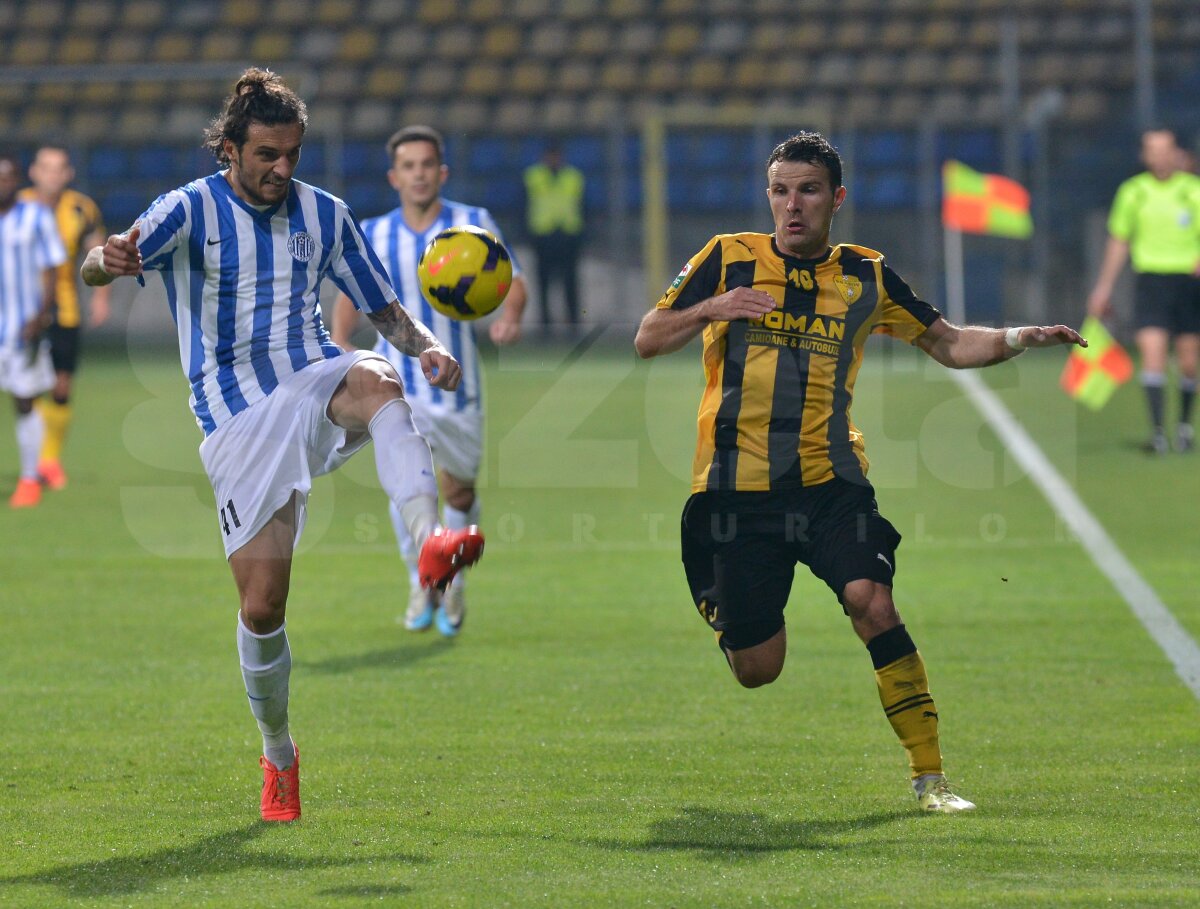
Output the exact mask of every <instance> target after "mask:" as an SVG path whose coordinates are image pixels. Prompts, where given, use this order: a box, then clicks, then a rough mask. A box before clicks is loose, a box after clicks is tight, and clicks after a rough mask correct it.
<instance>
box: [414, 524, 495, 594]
mask: <svg viewBox="0 0 1200 909" xmlns="http://www.w3.org/2000/svg"><path fill="white" fill-rule="evenodd" d="M482 555H483V533H481V532H480V530H479V526H478V525H477V524H472V525H471V526H470V527H463V528H462V529H461V530H447V529H446V528H445V527H439V528H438V529H437V530H435V531H434V532H433V533H431V534H430V535H429V538H428V539H427V540H425V544H424V545H423V546H422V547H421V555H420V557H419V558H418V559H417V572H418V574H419V576H420V579H421V586H422V587H424V588H426V589H429V588H433V589H437V590H445V589H446V585H447V584H449V583H450V582H451V581H452V580H454V576H455V575H456V574H458V573H459V572H460V571H461V570H462V569H464V568H466V567H467V566H468V565H474V564H475V563H476V562H478V561H479V558H480V556H482Z"/></svg>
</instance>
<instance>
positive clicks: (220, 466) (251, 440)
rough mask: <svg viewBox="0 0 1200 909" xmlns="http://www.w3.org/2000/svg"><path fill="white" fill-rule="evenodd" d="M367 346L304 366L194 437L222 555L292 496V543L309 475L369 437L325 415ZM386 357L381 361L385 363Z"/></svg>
mask: <svg viewBox="0 0 1200 909" xmlns="http://www.w3.org/2000/svg"><path fill="white" fill-rule="evenodd" d="M367 359H379V360H382V359H383V358H382V357H380V356H379V355H378V354H375V353H372V352H370V351H366V350H360V351H355V352H354V353H349V354H343V355H342V356H340V357H334V358H333V359H331V360H322V361H321V362H319V363H314V364H312V365H311V366H306V367H305V368H304V369H302V370H300V371H299V372H298V373H295V374H293V375H291V376H289V377H288V378H286V379H284V380H283V381H282V382H280V383H279V386H278V387H277V388H276V389H275V390H274V391H273V392H271V394H269V395H268V396H267V397H265V398H263V399H262V400H261V401H256V402H255V403H254V404H251V405H250V406H249V407H248V408H246V409H245V410H243V411H242V412H241V413H239V414H238V415H237V416H235V417H234V418H233V419H231V420H229V421H228V422H227V423H223V424H221V425H220V426H218V427H217V429H216V431H214V432H213V434H212V435H210V436H209V437H208V438H206V439H205V440H204V441H203V442H201V443H200V460H201V461H202V462H203V463H204V469H205V471H207V473H208V479H209V481H210V482H211V483H212V487H213V492H214V493H215V494H216V497H217V520H218V523H219V525H220V529H221V537H222V539H223V540H224V541H225V558H229V557H230V556H231V555H233V553H235V552H236V551H237V550H238V549H240V548H241V547H243V546H245V545H246V544H247V543H248V542H250V540H251V539H253V538H254V535H255V534H257V533H258V532H259V531H260V530H262V529H263V527H265V526H266V524H267V522H268V521H270V520H271V518H272V516H273V515H274V514H275V512H277V511H278V510H279V509H280V508H282V507H283V506H284V505H286V504H287V503H288V500H289V499H290V498H291V497H292V494H293V493H295V494H296V497H297V498H296V541H297V542H298V541H299V540H300V533H301V532H302V531H303V530H304V518H305V505H306V503H307V502H308V493H309V491H310V490H311V489H312V480H313V477H319V476H321V475H322V474H326V473H329V472H330V471H333V470H336V469H337V468H338V467H341V466H342V464H344V463H345V462H346V460H347V459H348V458H349V457H350V456H351V455H352V454H354V452H356V451H358V450H359V449H360V448H362V447H363V446H364V445H365V444H366V443H367V442H368V441H370V438H371V437H370V436H369V435H368V434H367V433H365V432H347V431H346V430H345V429H343V428H342V427H340V426H338V425H337V424H336V423H334V422H333V421H332V420H330V419H329V416H328V410H329V400H330V399H331V398H332V397H333V393H334V392H335V391H337V388H338V385H340V384H341V381H342V379H344V378H345V377H346V373H348V372H349V371H350V369H351V367H353V366H354V365H355V364H356V363H360V362H362V361H363V360H367ZM385 362H386V361H385Z"/></svg>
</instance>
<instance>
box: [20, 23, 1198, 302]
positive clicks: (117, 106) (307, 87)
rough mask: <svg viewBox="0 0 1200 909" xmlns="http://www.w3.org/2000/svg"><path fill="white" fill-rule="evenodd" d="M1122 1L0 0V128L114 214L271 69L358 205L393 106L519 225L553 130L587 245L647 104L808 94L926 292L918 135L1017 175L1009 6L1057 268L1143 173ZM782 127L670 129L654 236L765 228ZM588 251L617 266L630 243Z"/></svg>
mask: <svg viewBox="0 0 1200 909" xmlns="http://www.w3.org/2000/svg"><path fill="white" fill-rule="evenodd" d="M1134 8H1135V2H1134V0H1058V2H1055V3H1046V2H1041V0H805V2H804V3H803V4H802V5H801V4H798V3H796V2H795V0H608V2H600V0H561V2H550V0H510V2H501V0H270V2H264V3H259V4H251V3H245V2H242V0H189V2H187V3H184V4H180V3H175V2H171V0H37V2H6V3H2V4H0V60H3V61H4V64H3V65H2V66H0V129H2V130H3V135H4V137H5V140H6V144H8V145H9V146H10V147H15V149H16V150H17V151H18V152H20V153H22V154H23V155H25V156H26V157H28V155H29V153H30V152H31V150H32V149H33V147H34V146H35V145H36V144H37V143H38V142H39V141H42V140H43V139H46V138H51V137H52V138H54V139H55V140H56V141H63V142H66V143H67V144H69V145H70V147H71V148H72V149H73V150H74V152H75V157H76V164H77V170H78V173H79V185H80V187H81V188H82V189H84V190H86V191H88V192H90V193H92V194H93V195H94V196H95V197H96V198H97V199H98V201H99V202H100V203H101V205H102V207H103V209H104V211H105V213H106V216H107V218H108V220H109V221H110V223H112V224H114V225H123V224H126V223H128V222H129V221H130V220H132V219H133V218H134V217H136V215H137V214H138V213H139V212H140V211H141V210H142V209H143V208H144V207H145V205H146V204H147V203H148V202H149V201H150V200H151V199H153V198H154V197H155V196H156V195H157V194H158V193H159V192H161V191H163V190H164V189H167V188H169V187H171V186H174V185H177V184H179V183H182V182H185V181H186V180H188V179H191V178H193V177H195V176H198V175H201V174H204V173H207V172H210V171H211V169H212V168H213V164H212V162H211V160H210V159H208V158H207V156H206V155H205V154H204V153H203V152H201V151H199V149H198V147H197V146H198V141H199V135H200V132H201V130H202V129H203V128H204V126H205V125H206V123H207V121H208V119H209V118H210V117H211V116H212V115H213V114H214V113H215V112H216V110H217V107H218V105H219V102H220V99H221V98H222V97H223V95H224V93H225V92H226V91H227V89H228V87H229V85H230V83H231V81H232V78H233V77H234V76H235V75H236V73H237V72H238V71H240V69H241V68H242V67H244V66H246V65H250V64H254V65H265V66H270V67H271V68H273V69H276V70H277V71H279V72H281V73H283V74H284V75H285V76H286V77H288V78H289V80H290V81H292V83H293V84H294V85H295V86H296V87H297V88H298V90H300V92H301V93H302V94H303V95H305V97H306V98H307V100H308V101H309V104H310V112H311V120H312V130H311V133H310V139H309V141H308V143H307V144H306V146H305V150H304V160H303V162H302V165H301V170H300V172H299V176H300V177H301V178H307V179H310V180H312V182H314V183H318V184H320V185H323V186H327V187H329V188H330V189H332V190H334V191H336V192H340V193H342V194H343V195H344V196H345V197H346V198H347V200H348V201H349V202H350V204H351V206H352V207H353V208H354V209H355V211H356V212H357V213H358V214H360V215H361V216H366V215H372V214H377V213H379V212H381V211H383V210H385V209H387V208H389V207H391V206H392V205H393V204H394V197H393V196H392V195H391V193H390V192H388V191H387V190H386V185H385V184H384V183H383V181H382V172H383V171H384V170H385V169H386V167H387V161H386V156H385V153H384V151H383V148H382V143H383V141H384V140H385V139H386V137H387V136H388V135H389V134H390V133H391V132H392V131H393V130H394V129H396V128H397V127H398V126H400V125H402V124H404V123H406V122H428V123H431V124H432V125H435V126H437V127H438V128H440V129H442V130H443V131H444V132H445V133H446V134H447V135H448V136H449V137H450V139H451V149H450V154H449V163H450V165H451V168H452V171H453V176H452V180H453V182H452V184H451V186H450V187H449V188H448V194H449V195H450V196H451V197H461V198H463V199H467V200H470V201H474V202H478V203H481V204H484V205H487V206H489V207H490V208H492V209H493V210H494V213H495V214H496V215H497V216H498V217H499V219H500V220H501V223H502V224H503V225H505V226H506V227H507V229H508V230H509V231H510V232H512V233H514V234H516V233H519V225H520V209H521V201H522V199H521V180H520V176H521V170H522V168H523V167H524V166H526V165H527V164H529V163H531V162H532V161H533V160H535V159H536V157H537V156H538V154H539V152H540V150H541V149H542V147H543V146H544V144H545V143H546V141H548V140H549V139H550V138H551V137H554V136H566V137H568V139H569V140H568V142H567V146H566V153H567V157H568V159H569V160H571V161H572V162H573V163H575V164H576V165H577V166H579V167H580V168H581V169H582V170H583V171H584V173H585V175H586V177H587V180H588V190H587V192H588V195H587V201H588V204H589V209H590V211H591V213H592V230H591V236H592V239H593V241H594V243H595V244H596V245H597V248H600V249H605V248H606V244H607V245H608V247H611V246H612V245H613V244H618V246H619V244H620V240H621V238H622V237H633V238H636V235H637V227H638V225H637V215H636V212H637V209H638V207H639V206H640V204H641V194H642V190H641V185H640V174H639V168H638V161H639V155H640V147H639V135H638V127H639V124H640V123H641V121H642V118H643V117H644V115H645V114H646V113H647V111H649V110H651V109H653V108H656V107H663V106H672V105H676V106H680V105H682V106H689V107H693V108H696V107H707V108H711V109H713V110H719V109H720V108H722V107H723V106H724V107H730V108H738V109H758V108H764V109H773V110H786V109H788V108H789V106H792V105H796V104H798V103H800V102H808V101H811V100H812V99H813V98H814V97H819V98H820V100H821V102H822V104H824V105H825V106H826V107H827V108H828V109H829V110H830V111H831V112H832V114H831V117H832V121H833V122H832V123H831V124H830V125H829V127H828V128H829V130H830V131H831V132H832V134H833V136H834V138H835V140H837V141H839V142H841V143H842V148H843V152H844V153H847V157H848V158H849V163H850V165H851V166H850V170H849V173H848V185H849V187H850V189H851V199H852V204H853V209H852V211H853V215H852V217H853V226H854V229H855V233H856V236H857V238H858V239H859V240H860V241H861V242H864V243H872V244H877V245H879V246H881V247H883V248H885V249H888V250H899V255H900V256H901V257H902V258H905V257H906V258H907V259H908V260H909V261H908V264H909V268H908V270H909V271H910V272H911V271H914V270H915V271H918V272H920V273H921V274H922V275H923V276H924V278H925V281H926V283H930V282H934V281H935V280H936V278H935V276H934V275H935V271H936V262H931V261H930V260H929V256H928V254H927V252H926V251H923V250H922V249H921V245H922V243H923V238H922V237H921V236H919V235H914V231H913V230H912V224H913V222H914V218H915V217H917V216H918V215H919V214H921V213H922V212H926V213H927V210H928V209H929V208H930V206H931V203H930V201H929V199H928V193H929V186H928V179H927V177H928V174H925V175H924V176H923V174H922V167H921V163H922V162H921V158H920V157H919V149H922V148H923V147H924V148H928V147H929V143H930V142H932V143H933V144H934V148H935V151H936V155H937V156H938V158H939V159H940V158H941V157H947V156H953V157H959V158H961V159H963V160H964V161H966V162H968V163H969V164H971V166H973V167H975V168H977V169H981V170H991V171H1001V170H1008V171H1010V172H1011V171H1012V170H1014V167H1013V164H1014V162H1013V160H1012V155H1011V152H1008V153H1006V148H1010V147H1011V146H1006V133H1005V127H1006V122H1007V121H1011V120H1012V111H1013V108H1012V107H1011V106H1006V105H1007V104H1008V102H1007V101H1006V98H1005V94H1004V86H1003V82H1004V79H1003V73H1002V67H1003V60H1002V56H1003V55H1002V43H1003V33H1004V23H1005V17H1006V16H1008V15H1013V16H1015V22H1016V26H1017V38H1018V47H1019V73H1020V78H1019V93H1020V100H1021V101H1023V102H1029V101H1031V100H1032V99H1035V98H1037V97H1038V96H1039V94H1040V93H1042V92H1043V91H1045V90H1052V91H1054V92H1055V93H1056V96H1055V97H1056V98H1057V99H1059V100H1060V101H1061V104H1060V105H1059V106H1058V107H1057V110H1056V115H1055V116H1054V118H1053V120H1052V121H1051V122H1049V123H1048V125H1047V126H1046V129H1045V133H1044V138H1045V144H1046V150H1045V153H1046V154H1047V155H1048V156H1049V166H1050V173H1051V174H1052V181H1051V185H1050V186H1049V187H1043V188H1042V189H1043V190H1045V191H1047V192H1049V193H1050V198H1049V200H1048V203H1047V205H1046V207H1045V208H1044V209H1043V210H1042V214H1043V217H1046V218H1048V219H1049V220H1050V223H1051V225H1052V227H1053V232H1052V234H1051V235H1050V236H1049V237H1044V238H1043V240H1042V242H1049V243H1052V244H1053V245H1054V247H1055V250H1054V253H1053V255H1052V256H1051V261H1052V262H1053V263H1055V267H1057V268H1059V269H1060V270H1061V271H1062V272H1063V273H1064V274H1070V275H1072V276H1073V277H1076V278H1077V277H1078V276H1077V272H1078V271H1079V269H1080V268H1083V267H1084V266H1085V265H1086V264H1087V263H1086V262H1085V261H1084V254H1083V252H1082V251H1081V250H1082V248H1083V245H1084V241H1085V234H1086V231H1087V224H1086V219H1085V217H1084V215H1085V214H1086V213H1087V212H1089V211H1094V210H1097V209H1100V208H1103V207H1104V206H1106V205H1107V203H1108V201H1109V200H1110V198H1111V194H1112V191H1113V189H1114V187H1115V186H1116V183H1117V182H1118V181H1119V180H1120V179H1122V178H1123V177H1125V176H1127V175H1128V174H1129V173H1131V172H1133V170H1134V169H1135V168H1136V160H1135V152H1136V136H1137V127H1138V122H1137V117H1136V114H1135V110H1136V98H1135V91H1136V85H1135V76H1136V66H1137V60H1136V58H1135V54H1134V50H1133V45H1134V42H1133V33H1134V28H1135V24H1134ZM801 10H802V11H803V13H802V14H801V13H800V11H801ZM1151 10H1152V13H1151V15H1152V19H1151V38H1152V39H1153V47H1154V67H1155V68H1154V72H1153V80H1154V84H1155V87H1156V90H1157V93H1156V101H1157V110H1156V113H1157V115H1158V116H1159V118H1160V119H1161V120H1163V121H1164V122H1168V123H1171V124H1172V125H1175V126H1177V127H1178V128H1179V130H1180V132H1181V136H1182V138H1183V139H1184V140H1185V141H1188V142H1190V143H1193V144H1194V142H1195V140H1196V138H1197V135H1198V134H1200V105H1197V104H1196V98H1197V97H1200V9H1198V7H1197V0H1153V2H1152V4H1151ZM155 66H157V69H155V68H153V67H155ZM1018 117H1020V111H1018ZM799 125H803V124H798V126H799ZM1008 125H1009V126H1010V127H1011V123H1008ZM1023 130H1024V131H1026V132H1027V130H1028V127H1027V126H1026V127H1023ZM1010 134H1011V129H1010ZM778 138H781V136H780V135H776V134H775V131H771V132H770V133H769V134H764V133H763V131H762V130H749V129H745V128H740V127H739V128H728V127H726V126H723V124H722V122H721V118H720V116H716V117H714V119H713V121H712V123H711V124H710V126H708V127H707V128H705V129H702V130H701V129H696V130H690V131H681V132H678V133H674V134H672V135H671V136H670V139H669V143H668V149H669V154H670V158H669V160H670V162H671V166H670V172H669V185H668V199H669V202H670V206H671V209H672V212H673V215H677V216H678V218H679V221H680V223H681V224H682V225H684V226H685V228H686V226H687V225H689V224H693V226H694V229H684V230H680V231H678V232H673V234H672V240H673V242H674V243H677V244H678V249H675V247H674V246H673V250H672V251H673V253H674V254H675V255H676V256H677V257H678V256H682V255H686V253H687V252H688V251H689V249H690V248H692V247H694V246H695V245H696V244H695V243H694V242H693V241H694V237H695V236H699V235H701V234H703V233H705V232H708V233H711V232H714V231H716V230H729V229H738V228H754V227H757V226H761V225H762V224H763V222H764V217H765V206H763V205H762V204H761V187H760V185H759V184H760V182H761V181H760V180H759V177H758V173H757V169H758V168H760V167H761V164H762V161H763V159H764V155H765V150H766V149H769V147H770V144H771V143H772V141H773V140H776V139H778ZM1023 139H1024V141H1023V142H1022V143H1021V145H1020V148H1019V156H1018V160H1017V161H1016V162H1015V164H1016V168H1015V169H1016V170H1018V171H1019V172H1018V173H1016V174H1014V176H1017V177H1018V178H1021V179H1023V180H1025V181H1026V182H1028V181H1029V179H1030V176H1031V171H1032V169H1033V167H1034V160H1033V159H1034V157H1035V154H1036V149H1034V148H1032V147H1031V146H1030V143H1029V141H1028V136H1027V135H1025V136H1023ZM923 143H924V144H923ZM923 192H924V193H925V194H926V198H925V199H924V201H921V196H922V193H923ZM607 253H608V254H609V255H611V256H612V257H614V258H616V259H626V258H629V257H635V258H636V255H637V246H636V240H630V241H626V244H625V245H624V246H623V247H620V248H607ZM895 255H896V253H893V256H895ZM1063 280H1064V281H1065V278H1064V279H1063ZM639 305H640V304H639Z"/></svg>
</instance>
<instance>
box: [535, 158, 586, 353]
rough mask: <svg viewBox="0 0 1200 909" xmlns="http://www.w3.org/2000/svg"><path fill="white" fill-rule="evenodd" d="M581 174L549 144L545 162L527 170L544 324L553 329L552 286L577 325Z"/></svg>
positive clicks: (581, 238)
mask: <svg viewBox="0 0 1200 909" xmlns="http://www.w3.org/2000/svg"><path fill="white" fill-rule="evenodd" d="M583 185H584V180H583V174H582V173H581V172H580V170H579V169H578V168H576V167H572V166H571V165H570V164H566V163H564V161H563V154H562V146H560V145H559V144H558V143H551V144H550V145H549V146H547V148H546V151H545V153H544V154H543V155H542V160H541V161H540V162H539V163H537V164H532V165H530V166H529V167H527V168H526V169H525V203H526V209H525V223H526V225H527V226H528V228H529V235H530V238H531V239H532V240H533V250H534V254H535V255H536V256H537V277H538V295H539V298H540V301H541V310H542V325H543V326H544V327H549V325H550V322H551V319H550V286H551V284H552V283H561V284H562V288H563V297H564V299H565V302H566V306H567V324H568V325H569V326H570V328H571V330H572V331H573V330H574V329H575V328H576V326H578V325H579V252H580V248H581V247H582V245H583Z"/></svg>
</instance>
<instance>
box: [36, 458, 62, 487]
mask: <svg viewBox="0 0 1200 909" xmlns="http://www.w3.org/2000/svg"><path fill="white" fill-rule="evenodd" d="M37 470H38V476H39V477H41V478H42V482H43V483H45V484H46V485H47V486H48V487H49V488H51V489H66V487H67V472H66V471H65V470H63V466H62V463H61V462H59V461H51V460H45V461H41V462H39V463H38V468H37Z"/></svg>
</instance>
